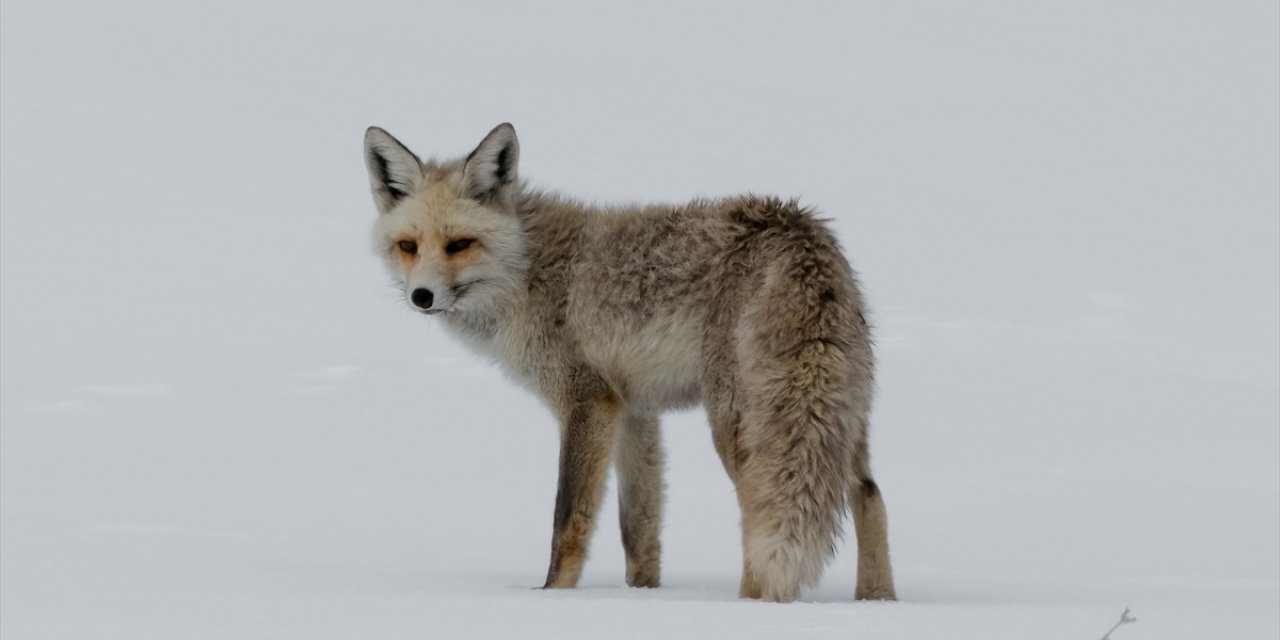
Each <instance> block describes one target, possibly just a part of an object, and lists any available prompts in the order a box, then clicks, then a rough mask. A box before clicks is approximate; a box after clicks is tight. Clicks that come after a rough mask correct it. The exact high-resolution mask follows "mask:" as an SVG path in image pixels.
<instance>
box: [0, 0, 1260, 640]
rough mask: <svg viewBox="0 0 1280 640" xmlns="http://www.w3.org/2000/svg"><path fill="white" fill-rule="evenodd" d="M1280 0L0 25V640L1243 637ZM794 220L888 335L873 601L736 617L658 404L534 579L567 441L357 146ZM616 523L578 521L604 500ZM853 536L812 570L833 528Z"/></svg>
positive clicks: (711, 464) (1256, 614)
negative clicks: (638, 531)
mask: <svg viewBox="0 0 1280 640" xmlns="http://www.w3.org/2000/svg"><path fill="white" fill-rule="evenodd" d="M1278 24H1280V8H1278V7H1277V5H1276V4H1275V3H1258V2H1244V1H1239V2H1224V3H1217V4H1213V5H1206V4H1203V3H1190V2H1155V1H1153V0H1152V1H1136V0H1135V1H1132V2H1123V3H1119V2H1089V1H1086V2H1079V1H1077V2H1046V3H1020V2H996V1H991V2H985V1H984V2H976V3H917V2H898V3H866V4H853V3H850V4H838V3H821V2H801V3H789V4H788V5H787V6H786V7H783V6H773V5H765V4H761V5H759V6H757V5H753V4H744V3H727V2H721V3H714V2H713V3H698V2H680V3H646V4H645V5H643V6H641V5H639V4H638V3H637V4H636V5H634V6H605V5H602V4H598V3H587V2H555V3H553V4H551V5H548V6H540V7H537V8H534V7H532V6H525V5H523V4H519V5H517V4H515V3H511V4H510V5H504V4H501V3H452V4H449V5H447V6H445V5H441V6H427V4H425V3H395V2H377V3H331V2H322V3H301V2H279V3H251V2H240V1H230V2H219V3H180V2H172V3H146V4H144V3H141V2H113V3H92V2H66V3H54V2H32V1H28V0H4V2H3V5H0V169H2V170H0V294H2V299H0V332H2V334H3V339H2V340H0V516H2V517H0V612H2V615H0V635H3V636H4V637H5V638H6V639H8V638H13V639H15V640H16V639H18V638H129V639H131V640H136V639H140V638H175V637H182V638H228V637H234V638H290V637H296V638H352V637H359V638H406V637H448V638H466V637H473V638H489V637H512V636H520V637H530V638H538V637H548V638H550V637H555V638H575V637H582V638H630V637H661V638H672V639H675V638H707V637H739V638H752V637H780V636H781V637H796V638H803V637H815V638H816V637H832V638H836V637H838V638H908V639H921V638H938V637H947V638H984V639H989V638H1046V639H1052V638H1063V639H1067V638H1070V639H1080V638H1098V637H1101V635H1102V634H1103V633H1105V632H1106V630H1107V629H1108V628H1109V627H1111V625H1113V624H1115V622H1116V621H1117V620H1119V617H1120V613H1121V612H1122V611H1123V610H1124V608H1125V607H1130V608H1131V609H1132V612H1133V615H1134V616H1136V617H1137V619H1138V621H1137V622H1136V623H1134V624H1129V625H1124V626H1122V627H1120V628H1119V629H1117V630H1116V631H1115V632H1114V633H1113V634H1112V638H1113V640H1127V639H1135V640H1136V639H1138V638H1162V639H1163V638H1205V637H1230V638H1275V637H1277V635H1278V634H1280V186H1278V176H1280V118H1277V115H1276V114H1277V113H1278V112H1280V36H1278V32H1277V25H1278ZM506 120H510V121H512V122H513V123H515V125H516V127H517V129H518V130H519V132H520V136H521V146H522V154H521V162H522V167H521V171H522V173H523V175H524V176H526V177H529V178H531V179H533V180H534V181H535V182H536V183H537V184H539V185H543V186H547V187H550V188H553V189H557V190H562V191H564V192H566V193H569V194H572V195H576V196H579V197H583V198H587V199H592V200H596V201H601V202H608V201H614V202H617V201H679V200H683V199H686V198H689V197H692V196H695V195H722V194H730V193H736V192H742V191H748V190H751V191H756V192H769V193H778V194H782V195H798V196H802V197H803V201H804V202H806V203H809V204H812V205H814V206H817V207H819V208H820V209H821V210H822V211H824V213H825V214H826V215H827V216H829V217H830V218H831V219H832V220H833V225H834V227H835V228H836V230H837V231H838V233H839V235H840V238H841V240H842V242H843V244H844V246H845V247H846V249H847V250H848V253H849V255H850V256H851V259H852V261H853V263H854V265H855V266H856V267H857V268H858V270H859V271H860V273H861V276H862V278H863V280H864V284H865V287H866V290H867V294H868V296H869V299H870V302H871V304H872V307H873V309H874V311H875V315H874V321H875V324H876V325H877V327H878V330H877V331H878V344H879V356H880V360H881V373H880V378H879V384H880V389H881V393H880V395H879V398H878V404H877V409H876V415H875V423H874V425H875V426H874V429H875V432H874V438H873V446H872V451H873V453H874V455H875V467H876V470H877V474H878V479H879V481H880V485H881V486H882V487H883V488H884V490H885V494H886V500H887V504H888V508H889V516H890V535H891V540H892V544H893V556H894V561H895V565H896V570H897V579H898V586H899V594H900V596H901V599H902V601H901V602H897V603H861V602H853V601H852V600H851V596H852V592H853V582H854V559H855V558H854V555H855V554H854V553H853V552H852V549H849V548H845V549H844V550H843V552H842V553H841V554H840V556H839V558H838V559H837V561H836V564H834V565H833V566H832V567H831V568H830V569H829V570H828V572H827V574H826V577H825V579H824V580H823V582H822V584H821V585H820V586H818V587H817V588H815V589H813V590H811V591H809V592H807V593H806V594H805V597H804V600H805V602H803V603H797V604H794V605H785V606H783V605H769V604H763V603H757V602H740V601H738V600H736V598H735V597H734V596H735V595H736V586H737V579H738V571H739V561H740V549H739V535H738V532H737V513H736V503H735V501H734V498H733V494H732V487H731V485H730V483H729V482H728V480H727V478H726V477H725V476H724V473H723V471H722V469H721V467H720V464H719V462H718V461H717V460H716V458H715V454H714V452H713V450H712V448H711V446H710V437H709V434H708V431H707V428H706V426H705V423H704V419H703V417H702V415H701V414H700V413H698V412H689V413H681V414H674V415H671V416H668V418H667V419H666V420H665V422H664V434H665V439H666V442H667V446H668V451H669V454H670V460H669V465H668V485H669V501H668V511H667V524H666V527H665V529H664V545H665V555H664V587H663V588H661V589H658V590H651V591H650V590H644V591H638V590H630V589H627V588H626V587H624V586H623V582H622V577H623V560H622V551H621V548H620V544H619V543H618V538H619V534H618V527H617V524H616V515H615V511H614V509H613V508H612V507H611V506H610V507H609V508H607V509H606V510H605V511H604V513H603V515H602V517H601V520H600V526H599V530H598V531H597V534H596V536H595V539H594V540H595V542H594V545H593V548H592V556H591V559H590V561H589V562H588V564H587V569H586V573H585V576H584V579H583V581H582V587H581V588H580V589H577V590H573V591H565V592H544V591H537V590H533V589H531V587H534V586H537V585H539V584H541V581H542V578H543V576H544V572H545V569H546V566H545V563H546V561H547V559H548V555H549V541H550V520H551V508H552V501H553V499H554V490H555V472H556V463H555V459H556V437H555V433H556V427H555V425H554V423H553V421H552V419H551V417H550V416H549V415H548V413H547V412H546V411H545V410H544V409H543V408H541V407H540V405H539V404H538V402H537V401H536V400H535V399H534V398H532V397H530V396H529V395H528V394H526V393H525V392H524V391H522V390H520V389H517V388H515V387H514V386H512V385H511V384H510V383H508V382H507V381H506V380H504V379H503V378H502V376H501V375H500V374H499V373H498V372H497V371H496V370H495V369H494V368H493V367H492V366H490V365H489V364H487V363H485V362H483V361H482V360H480V359H478V358H477V357H475V356H473V355H471V354H470V353H467V352H465V351H464V350H463V349H462V348H461V347H459V346H458V345H456V344H454V343H453V342H451V341H450V340H449V339H448V337H447V336H446V335H445V334H444V333H443V332H442V331H440V330H439V328H438V327H435V326H433V325H432V324H431V322H430V320H424V318H422V317H421V316H419V315H417V314H414V313H412V312H410V311H409V310H408V309H407V308H406V307H405V304H404V302H403V301H402V300H401V299H399V297H398V294H397V292H395V291H394V290H392V289H391V288H389V287H388V284H387V281H386V278H385V276H384V274H383V273H382V271H381V266H380V265H379V264H378V262H377V260H376V259H375V258H374V257H373V256H372V254H371V252H370V251H369V247H368V244H369V227H370V225H371V223H372V221H373V218H374V215H375V213H374V208H373V203H372V200H371V198H370V197H369V194H368V191H367V179H366V176H365V172H364V167H363V163H362V158H361V153H360V151H361V137H362V135H363V132H364V128H365V127H366V126H368V125H370V124H377V125H380V126H383V127H385V128H387V129H388V130H389V131H391V132H392V133H393V134H395V135H396V136H397V137H399V138H400V139H401V140H403V141H404V142H406V143H407V144H408V145H409V146H410V147H411V148H413V149H414V150H415V151H417V152H418V153H420V154H422V155H424V156H425V155H440V156H453V155H459V154H463V153H466V152H467V151H469V150H470V149H471V148H472V146H474V145H475V144H476V143H477V142H478V141H479V140H480V138H481V137H483V135H484V134H485V133H486V132H487V131H488V130H489V129H490V128H491V127H492V126H494V125H495V124H497V123H499V122H502V121H506ZM609 504H610V505H612V498H611V499H610V502H609ZM846 546H847V545H846Z"/></svg>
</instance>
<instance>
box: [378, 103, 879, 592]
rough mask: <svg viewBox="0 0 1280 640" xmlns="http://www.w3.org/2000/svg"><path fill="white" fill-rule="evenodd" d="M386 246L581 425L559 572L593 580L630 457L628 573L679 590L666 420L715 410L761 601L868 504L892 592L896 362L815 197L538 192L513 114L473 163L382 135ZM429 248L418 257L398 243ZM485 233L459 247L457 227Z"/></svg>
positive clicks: (809, 563)
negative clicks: (883, 398)
mask: <svg viewBox="0 0 1280 640" xmlns="http://www.w3.org/2000/svg"><path fill="white" fill-rule="evenodd" d="M365 152H366V159H367V161H368V165H369V171H370V182H371V185H372V187H373V190H374V199H375V202H376V203H377V204H378V208H379V211H380V214H381V215H379V220H378V223H377V225H376V230H375V246H376V248H377V250H378V253H379V254H380V255H383V256H385V257H388V258H389V259H388V268H389V271H390V273H391V274H392V275H393V277H395V278H396V279H397V281H398V282H399V283H400V284H401V285H402V286H403V287H404V289H405V294H406V297H412V293H413V292H414V291H415V290H417V289H426V290H430V291H431V292H432V294H433V297H432V299H433V302H432V304H431V306H430V308H421V307H419V308H420V309H421V310H423V311H425V312H427V313H442V316H441V317H442V318H443V320H444V323H445V326H446V327H447V328H448V329H449V330H450V331H452V332H453V333H454V334H455V335H457V336H458V337H459V338H461V339H462V340H463V341H464V342H466V343H467V344H468V345H470V346H471V347H473V348H475V349H477V350H478V351H480V352H481V353H483V354H485V355H487V356H489V357H492V358H493V359H494V360H495V361H496V362H497V363H498V364H499V365H500V366H502V367H503V369H504V370H506V371H507V372H508V373H509V374H510V375H511V376H512V378H513V379H515V380H517V381H518V382H520V383H521V384H523V385H524V386H526V387H527V388H529V389H531V390H532V391H534V392H535V393H537V394H538V395H539V396H540V397H541V398H542V399H543V400H544V401H546V403H547V404H548V405H549V406H550V407H551V409H552V411H553V412H554V413H555V414H556V416H557V417H558V418H559V420H560V422H561V453H560V478H559V487H558V490H557V496H556V510H555V518H554V530H553V536H552V556H551V563H550V567H549V569H548V574H547V582H546V586H548V587H569V586H573V585H574V584H576V582H577V579H578V576H579V575H580V573H581V569H582V563H583V561H584V559H585V556H586V550H587V543H588V541H589V538H590V534H591V530H592V527H593V525H594V521H595V512H596V510H597V507H598V504H599V501H600V496H601V494H602V493H603V488H604V481H605V476H606V474H607V468H608V461H609V458H610V456H612V457H613V459H614V463H615V465H616V468H617V471H618V475H619V488H620V491H619V501H620V505H619V506H620V510H621V522H622V529H623V544H624V548H625V549H626V552H627V574H626V575H627V583H628V584H630V585H632V586H648V587H652V586H657V585H658V584H659V582H660V567H659V555H660V553H661V546H660V542H659V537H658V534H659V529H660V527H661V522H662V519H661V514H662V510H661V503H662V492H663V490H662V477H661V475H662V465H663V453H662V447H661V442H660V437H659V435H658V419H657V416H658V414H660V413H661V412H663V411H666V410H669V409H673V408H682V407H689V406H693V405H696V404H702V405H704V406H705V407H706V408H707V414H708V417H709V420H710V423H711V429H712V440H713V442H714V443H715V447H716V451H717V453H719V455H720V457H721V461H722V462H723V463H724V466H725V470H726V471H727V472H728V474H729V476H730V478H731V479H732V480H733V483H734V485H735V487H736V488H737V491H738V501H739V505H740V507H741V509H742V533H743V572H742V581H741V590H740V594H741V596H742V597H747V598H763V599H766V600H772V601H779V602H786V601H791V600H794V599H796V598H797V597H799V595H800V589H801V588H802V587H803V586H804V585H808V584H812V583H814V582H815V581H817V580H818V578H819V577H820V576H821V573H822V570H823V568H824V567H825V566H826V564H827V562H828V561H829V560H830V558H831V556H832V554H833V552H834V544H835V541H836V539H837V538H838V537H839V536H840V534H841V519H842V517H843V515H844V514H845V513H847V512H848V511H850V510H852V511H853V513H854V521H855V527H856V530H857V535H858V550H859V552H858V562H859V571H858V586H857V589H856V595H857V597H858V598H877V599H892V598H893V597H894V587H893V578H892V572H891V569H890V565H889V550H888V539H887V533H886V531H887V525H886V519H885V512H884V503H883V500H882V498H881V496H880V492H879V489H878V487H877V486H876V484H875V481H874V480H873V479H872V476H871V473H870V467H869V460H868V453H867V425H868V415H869V411H870V405H871V395H872V386H873V383H872V379H873V370H874V360H873V355H872V352H871V343H870V336H869V330H868V327H867V324H866V322H865V320H864V317H863V310H862V300H861V296H860V293H859V291H858V286H857V282H856V280H855V279H854V274H853V271H852V270H851V269H850V268H849V265H848V263H847V262H846V261H845V259H844V257H843V256H842V255H841V253H840V250H839V247H838V246H837V244H836V241H835V238H834V237H833V236H832V234H831V233H830V231H828V230H827V228H826V227H825V226H824V225H823V224H822V223H821V222H820V221H818V220H817V219H816V218H814V217H813V215H812V214H811V213H810V212H809V211H808V210H806V209H804V208H801V207H799V206H798V205H797V204H796V203H795V202H786V201H781V200H778V199H776V198H766V197H755V196H744V197H735V198H726V199H722V200H700V201H695V202H692V203H689V204H686V205H681V206H649V207H625V208H613V209H602V208H595V207H588V206H585V205H582V204H580V203H577V202H574V201H571V200H567V199H563V198H560V197H558V196H554V195H548V194H544V193H540V192H536V191H531V190H529V189H527V188H526V187H524V185H523V184H522V183H521V182H520V181H519V179H518V176H517V166H518V158H519V143H518V141H517V139H516V136H515V130H514V129H513V128H511V126H510V125H500V126H499V127H497V128H495V129H494V130H493V131H492V132H491V133H490V134H489V136H488V137H486V138H485V140H484V141H483V142H481V144H480V146H479V147H477V148H476V150H475V151H473V152H472V153H471V155H469V156H468V157H467V158H466V159H464V160H458V161H452V162H443V163H441V162H436V161H428V162H426V163H421V162H420V161H419V160H418V158H417V157H416V156H414V155H413V154H412V153H411V152H409V151H408V150H407V149H406V148H404V147H403V145H401V144H400V143H399V142H398V141H396V140H395V139H394V138H391V136H390V135H388V134H386V132H384V131H381V130H380V129H371V130H370V131H369V133H368V134H367V135H366V151H365ZM404 234H410V235H411V236H412V237H414V238H418V239H419V240H418V241H419V242H420V243H422V244H423V245H424V247H423V249H422V251H421V252H422V258H421V259H419V260H418V261H416V262H415V263H413V264H408V263H405V262H403V261H400V260H399V259H397V258H394V257H393V255H394V252H393V251H388V247H391V246H393V245H394V242H395V241H396V240H397V239H399V238H401V237H403V236H404ZM459 235H463V236H465V237H469V238H474V239H476V240H477V242H476V243H475V245H473V247H472V248H471V249H469V250H467V251H466V252H465V253H466V255H465V256H463V255H462V254H458V255H456V256H453V257H452V258H450V257H448V256H445V258H444V259H441V258H440V256H443V255H444V254H442V253H440V251H441V247H442V246H443V245H444V244H445V243H447V242H448V241H449V239H450V238H456V237H459Z"/></svg>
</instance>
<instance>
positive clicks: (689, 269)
mask: <svg viewBox="0 0 1280 640" xmlns="http://www.w3.org/2000/svg"><path fill="white" fill-rule="evenodd" d="M531 205H532V206H531V209H530V211H529V214H530V216H531V217H530V219H529V222H530V224H529V226H528V227H527V228H528V230H529V232H530V241H531V242H530V244H531V246H533V247H536V248H535V249H534V253H533V256H532V258H533V259H532V264H531V270H530V283H531V284H530V287H531V290H534V291H531V293H532V298H533V299H535V300H538V301H540V302H541V304H547V303H548V302H551V304H549V305H547V308H546V311H545V312H544V313H543V314H540V315H541V316H542V317H543V318H544V320H543V321H546V322H551V323H555V324H558V325H560V326H558V327H557V330H558V331H560V332H561V337H562V339H563V340H564V344H563V348H565V349H569V350H571V351H572V356H573V357H576V358H580V359H581V360H582V361H583V362H584V364H586V365H588V366H589V367H590V368H591V369H593V370H595V371H596V372H598V373H599V374H600V375H602V376H603V377H604V378H605V379H606V380H607V381H608V382H609V383H610V385H611V386H612V387H613V388H614V389H615V390H616V391H618V392H619V393H620V394H621V395H622V396H623V398H624V399H625V400H626V401H627V402H628V403H629V404H633V405H637V406H638V407H642V408H651V409H663V408H674V407H683V406H690V405H693V404H697V403H698V402H699V401H700V399H701V389H700V385H701V382H702V380H703V378H704V376H703V372H704V367H705V365H706V361H707V359H708V354H707V353H706V352H707V349H708V346H709V345H719V344H729V343H731V342H732V336H731V335H728V334H729V333H731V332H732V331H733V330H734V328H733V323H730V322H724V321H723V319H724V318H725V317H726V314H724V313H717V311H723V310H724V309H725V307H726V306H736V304H737V300H738V299H739V298H740V297H742V294H744V293H745V292H747V291H748V290H750V289H751V287H752V286H753V285H752V282H753V281H754V282H759V281H760V280H761V279H762V278H763V277H764V271H763V270H764V269H765V268H767V266H768V262H769V259H770V253H771V252H772V253H777V252H778V251H779V248H778V247H777V246H776V245H778V244H779V242H781V243H782V244H783V247H782V249H781V250H783V251H786V250H788V248H787V247H786V246H785V245H786V241H787V239H786V238H785V237H781V238H778V237H774V238H773V241H772V242H771V241H770V237H771V236H778V235H779V234H780V233H781V234H782V235H783V236H785V233H786V232H788V231H789V230H794V229H792V227H795V226H797V225H800V226H805V227H812V228H813V229H817V230H818V231H819V232H821V233H825V229H823V228H822V227H821V225H820V224H819V223H818V222H817V221H816V220H813V219H812V218H811V217H810V216H808V214H807V213H805V212H803V211H802V210H800V209H799V208H798V207H797V206H796V205H795V204H794V203H786V202H782V201H778V200H776V199H771V198H754V197H743V198H733V199H727V200H718V201H698V202H694V203H691V204H689V205H685V206H681V207H671V206H654V207H645V208H619V209H616V210H611V211H595V210H590V209H587V208H585V207H582V206H580V205H576V204H574V203H566V202H563V201H560V200H556V199H549V200H546V201H544V202H541V203H539V202H537V201H536V200H535V201H534V202H532V203H531ZM810 231H812V230H810ZM765 244H770V245H775V246H774V247H773V248H772V249H771V250H765V251H756V249H760V248H762V247H763V246H764V245H765ZM795 249H796V250H803V248H801V247H796V248H795ZM830 257H831V258H834V259H836V260H840V261H841V262H842V263H843V258H841V257H840V256H839V255H838V254H836V255H834V256H830ZM530 302H531V303H533V304H539V302H534V301H533V300H530ZM727 315H736V314H735V313H730V314H727ZM716 348H719V347H716ZM719 355H721V356H728V355H729V354H719Z"/></svg>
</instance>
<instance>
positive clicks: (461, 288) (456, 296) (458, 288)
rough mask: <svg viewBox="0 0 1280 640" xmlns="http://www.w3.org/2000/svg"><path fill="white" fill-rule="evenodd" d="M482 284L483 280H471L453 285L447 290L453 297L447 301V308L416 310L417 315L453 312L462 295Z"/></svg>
mask: <svg viewBox="0 0 1280 640" xmlns="http://www.w3.org/2000/svg"><path fill="white" fill-rule="evenodd" d="M483 282H484V280H483V279H481V280H471V281H468V282H463V283H460V284H455V285H453V286H452V287H450V288H449V293H451V294H452V296H453V300H451V301H449V306H447V307H441V308H438V309H437V308H431V309H417V311H418V313H421V314H423V315H428V316H434V315H436V314H437V313H445V312H448V311H453V310H454V309H456V308H457V305H458V300H460V299H462V296H463V295H465V294H466V293H467V292H468V291H470V290H471V287H473V286H475V285H477V284H482V283H483Z"/></svg>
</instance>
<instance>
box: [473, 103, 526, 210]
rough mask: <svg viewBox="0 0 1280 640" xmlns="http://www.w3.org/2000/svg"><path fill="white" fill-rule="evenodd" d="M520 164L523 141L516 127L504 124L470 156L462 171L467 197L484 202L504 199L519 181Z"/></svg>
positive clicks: (491, 132)
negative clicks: (518, 138) (519, 138)
mask: <svg viewBox="0 0 1280 640" xmlns="http://www.w3.org/2000/svg"><path fill="white" fill-rule="evenodd" d="M518 164H520V141H519V140H517V139H516V128H515V127H513V126H511V123H509V122H504V123H502V124H500V125H498V126H496V127H494V128H493V131H490V132H489V135H487V136H485V137H484V140H482V141H481V142H480V146H478V147H476V150H475V151H472V152H471V155H469V156H467V164H466V167H465V168H464V169H463V170H462V184H463V185H464V189H465V192H466V195H467V197H469V198H475V199H476V200H479V201H481V202H489V201H492V200H496V199H500V198H504V197H505V196H507V195H508V194H509V192H510V187H512V186H514V185H515V184H516V181H517V179H518V178H517V174H516V166H517V165H518Z"/></svg>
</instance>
